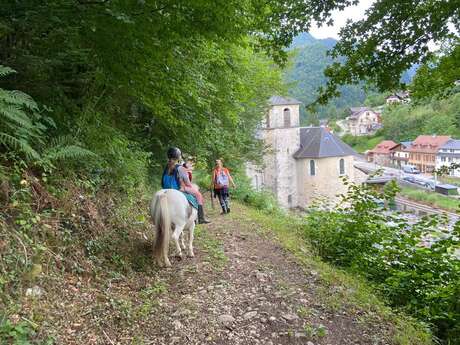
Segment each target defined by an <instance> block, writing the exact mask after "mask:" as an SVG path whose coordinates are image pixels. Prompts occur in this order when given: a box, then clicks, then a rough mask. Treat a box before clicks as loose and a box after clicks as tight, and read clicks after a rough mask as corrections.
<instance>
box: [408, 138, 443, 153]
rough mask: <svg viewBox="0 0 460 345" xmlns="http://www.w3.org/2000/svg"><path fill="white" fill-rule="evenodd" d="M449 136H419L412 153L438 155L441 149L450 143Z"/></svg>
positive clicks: (410, 149)
mask: <svg viewBox="0 0 460 345" xmlns="http://www.w3.org/2000/svg"><path fill="white" fill-rule="evenodd" d="M449 139H450V137H449V136H447V135H419V136H418V137H417V139H415V140H414V141H413V142H412V145H411V147H410V148H409V151H410V152H422V153H436V152H438V150H439V148H440V147H441V146H442V145H444V144H445V143H446V142H447V141H449Z"/></svg>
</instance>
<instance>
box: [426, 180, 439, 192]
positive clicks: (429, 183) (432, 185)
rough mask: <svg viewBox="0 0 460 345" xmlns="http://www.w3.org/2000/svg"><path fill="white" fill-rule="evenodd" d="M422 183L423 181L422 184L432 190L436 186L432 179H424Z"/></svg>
mask: <svg viewBox="0 0 460 345" xmlns="http://www.w3.org/2000/svg"><path fill="white" fill-rule="evenodd" d="M424 183H425V184H424V186H425V187H426V188H430V189H432V190H434V189H435V188H436V183H435V182H434V181H433V180H425V181H424Z"/></svg>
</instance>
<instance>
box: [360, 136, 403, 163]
mask: <svg viewBox="0 0 460 345" xmlns="http://www.w3.org/2000/svg"><path fill="white" fill-rule="evenodd" d="M397 145H398V144H396V143H395V142H394V141H392V140H383V141H381V142H380V143H378V144H377V145H376V146H375V147H374V148H373V149H372V150H369V151H367V160H368V161H369V162H374V163H375V164H379V165H384V166H389V165H390V164H391V155H392V151H391V149H392V148H394V147H395V146H397Z"/></svg>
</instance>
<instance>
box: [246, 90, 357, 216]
mask: <svg viewBox="0 0 460 345" xmlns="http://www.w3.org/2000/svg"><path fill="white" fill-rule="evenodd" d="M299 105H300V102H299V101H297V100H295V99H292V98H288V97H280V96H273V97H271V98H270V101H269V106H270V108H269V111H268V113H267V115H266V117H265V120H264V123H263V124H262V126H261V128H260V130H259V133H258V137H259V138H261V139H263V141H264V143H265V146H266V147H267V150H266V152H265V153H264V156H263V164H261V165H260V166H257V165H254V164H251V163H249V164H247V171H246V172H247V175H248V177H249V178H250V179H251V182H252V185H253V187H254V188H256V189H257V190H268V191H271V192H272V193H273V194H274V195H275V196H276V198H277V200H278V202H279V203H280V205H281V206H282V207H285V208H292V207H306V206H308V205H310V204H311V203H312V202H313V201H314V200H317V199H326V200H327V201H329V202H331V203H333V202H334V201H336V200H337V195H338V194H340V193H345V192H346V190H347V186H346V185H344V183H343V181H342V179H341V177H344V176H346V177H347V178H348V179H349V180H350V181H351V182H355V181H359V182H361V181H362V180H363V179H364V178H365V175H364V174H363V173H361V172H360V171H358V170H357V169H355V168H354V160H355V156H358V155H357V153H356V152H355V151H354V150H353V149H352V148H351V147H350V146H348V145H347V144H345V143H344V142H342V141H341V140H340V139H339V138H338V137H336V136H335V135H334V134H332V133H331V132H330V131H328V130H327V129H326V128H324V127H299Z"/></svg>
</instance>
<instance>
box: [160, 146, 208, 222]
mask: <svg viewBox="0 0 460 345" xmlns="http://www.w3.org/2000/svg"><path fill="white" fill-rule="evenodd" d="M167 156H168V164H167V165H166V167H165V169H164V171H163V176H162V178H161V187H162V188H163V189H177V190H180V191H181V192H184V193H189V194H192V195H193V196H194V197H195V198H196V201H197V203H198V223H199V224H208V223H211V222H210V221H209V220H207V219H206V218H205V216H204V209H203V196H202V195H201V193H200V191H199V190H198V189H196V188H195V187H194V186H193V185H192V183H191V181H190V178H189V174H188V171H187V169H186V168H185V167H183V166H182V165H181V164H179V160H180V158H181V157H182V153H181V151H180V150H179V149H178V148H177V147H171V148H170V149H168V152H167Z"/></svg>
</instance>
